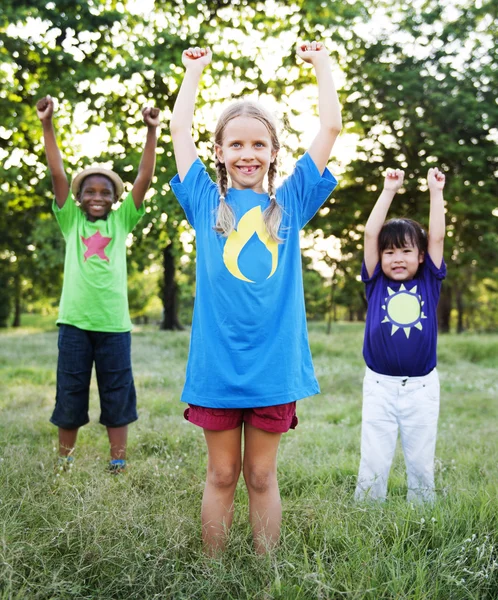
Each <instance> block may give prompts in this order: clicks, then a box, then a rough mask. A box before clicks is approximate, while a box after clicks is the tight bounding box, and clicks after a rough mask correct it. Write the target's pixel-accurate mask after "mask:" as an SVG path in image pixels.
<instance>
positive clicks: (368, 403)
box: [355, 367, 439, 502]
mask: <svg viewBox="0 0 498 600" xmlns="http://www.w3.org/2000/svg"><path fill="white" fill-rule="evenodd" d="M438 416H439V377H438V374H437V371H436V369H434V370H433V371H431V372H430V373H429V374H428V375H425V376H423V377H391V376H389V375H380V374H379V373H375V372H374V371H372V370H371V369H369V368H368V367H367V370H366V373H365V378H364V380H363V411H362V424H361V461H360V470H359V473H358V483H357V486H356V492H355V499H356V500H365V499H372V500H377V499H378V500H384V499H385V498H386V491H387V478H388V476H389V471H390V469H391V464H392V461H393V456H394V451H395V449H396V440H397V437H398V427H399V430H400V433H401V443H402V446H403V453H404V456H405V463H406V471H407V475H408V494H407V500H408V501H416V502H421V501H425V502H427V501H428V502H432V501H433V500H434V498H435V492H434V454H435V450H436V434H437V420H438Z"/></svg>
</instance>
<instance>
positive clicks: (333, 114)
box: [296, 42, 342, 173]
mask: <svg viewBox="0 0 498 600" xmlns="http://www.w3.org/2000/svg"><path fill="white" fill-rule="evenodd" d="M296 53H297V55H298V56H299V57H300V58H302V60H304V61H305V62H307V63H310V64H312V65H313V67H314V69H315V73H316V80H317V84H318V114H319V116H320V131H319V132H318V134H317V135H316V137H315V139H314V140H313V141H312V142H311V146H310V147H309V149H308V153H309V155H310V156H311V158H312V159H313V162H314V163H315V165H316V167H317V169H318V170H319V171H320V173H323V171H324V170H325V167H326V166H327V163H328V161H329V158H330V153H331V151H332V147H333V145H334V143H335V140H336V139H337V136H338V135H339V133H340V132H341V128H342V119H341V107H340V105H339V98H338V97H337V91H336V89H335V85H334V80H333V78H332V71H331V69H330V57H329V53H328V52H327V50H326V48H325V46H324V45H323V44H322V43H321V42H311V43H309V42H304V43H302V44H298V46H297V50H296Z"/></svg>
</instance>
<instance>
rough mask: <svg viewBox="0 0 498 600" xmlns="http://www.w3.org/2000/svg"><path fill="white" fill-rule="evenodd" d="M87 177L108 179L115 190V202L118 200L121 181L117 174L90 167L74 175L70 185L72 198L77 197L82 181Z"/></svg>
mask: <svg viewBox="0 0 498 600" xmlns="http://www.w3.org/2000/svg"><path fill="white" fill-rule="evenodd" d="M89 175H104V176H105V177H108V178H109V179H110V180H111V181H112V183H113V184H114V188H115V190H116V200H119V199H120V198H121V196H122V195H123V191H124V184H123V180H122V179H121V177H120V176H119V175H118V174H117V173H114V171H111V170H110V169H104V167H90V168H88V169H84V170H83V171H81V173H78V175H76V177H75V178H74V179H73V181H72V183H71V191H72V192H73V197H74V198H76V197H77V196H78V192H79V191H80V187H81V183H82V182H83V179H85V177H88V176H89Z"/></svg>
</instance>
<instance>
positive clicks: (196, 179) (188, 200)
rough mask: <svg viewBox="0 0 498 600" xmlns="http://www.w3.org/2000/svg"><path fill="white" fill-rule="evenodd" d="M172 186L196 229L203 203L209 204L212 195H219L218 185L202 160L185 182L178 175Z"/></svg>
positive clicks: (191, 169)
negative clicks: (197, 218)
mask: <svg viewBox="0 0 498 600" xmlns="http://www.w3.org/2000/svg"><path fill="white" fill-rule="evenodd" d="M170 185H171V189H172V190H173V193H174V194H175V196H176V197H177V199H178V202H179V203H180V205H181V207H182V208H183V210H184V211H185V214H186V215H187V219H188V221H189V223H190V224H191V225H192V227H194V228H195V221H196V217H197V215H198V213H199V210H200V209H201V208H202V205H201V203H202V202H208V198H209V197H210V195H211V194H213V193H214V194H217V187H216V184H215V183H214V181H213V180H212V179H211V177H210V176H209V174H208V172H207V171H206V167H205V166H204V164H203V163H202V161H201V160H200V158H198V159H196V160H195V161H194V162H193V163H192V165H191V167H190V169H189V170H188V173H187V174H186V175H185V177H184V179H183V181H180V177H179V176H178V174H177V175H175V176H174V177H173V179H172V180H171V182H170Z"/></svg>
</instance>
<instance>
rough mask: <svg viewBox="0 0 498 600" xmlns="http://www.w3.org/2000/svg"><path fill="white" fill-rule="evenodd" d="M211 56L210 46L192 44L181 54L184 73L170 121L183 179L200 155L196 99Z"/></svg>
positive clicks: (178, 167)
mask: <svg viewBox="0 0 498 600" xmlns="http://www.w3.org/2000/svg"><path fill="white" fill-rule="evenodd" d="M211 57H212V54H211V50H210V49H209V48H189V49H188V50H185V51H184V52H183V54H182V62H183V65H184V66H185V77H184V78H183V82H182V85H181V87H180V91H179V92H178V96H177V97H176V101H175V106H174V108H173V114H172V115H171V122H170V131H171V140H172V142H173V149H174V152H175V160H176V168H177V169H178V176H179V177H180V181H183V180H184V178H185V175H186V174H187V173H188V171H189V169H190V167H191V166H192V163H193V162H194V161H195V160H196V159H197V148H196V147H195V143H194V139H193V137H192V123H193V120H194V110H195V99H196V97H197V88H198V86H199V81H200V79H201V75H202V71H203V70H204V67H206V66H207V65H208V64H209V63H210V62H211Z"/></svg>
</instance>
